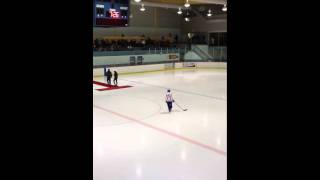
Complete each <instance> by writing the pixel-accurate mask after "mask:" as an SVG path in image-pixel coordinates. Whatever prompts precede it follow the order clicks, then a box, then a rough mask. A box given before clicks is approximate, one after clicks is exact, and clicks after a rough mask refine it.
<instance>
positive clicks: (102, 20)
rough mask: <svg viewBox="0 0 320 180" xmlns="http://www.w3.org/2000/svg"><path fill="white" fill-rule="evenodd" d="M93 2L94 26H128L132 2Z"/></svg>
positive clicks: (113, 0)
mask: <svg viewBox="0 0 320 180" xmlns="http://www.w3.org/2000/svg"><path fill="white" fill-rule="evenodd" d="M93 2H94V3H93V13H94V14H93V23H94V24H93V26H95V27H115V26H117V27H123V26H128V24H129V16H130V14H129V5H130V0H93Z"/></svg>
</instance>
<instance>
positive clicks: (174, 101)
mask: <svg viewBox="0 0 320 180" xmlns="http://www.w3.org/2000/svg"><path fill="white" fill-rule="evenodd" d="M174 103H176V105H177V106H178V107H179V108H180V109H182V110H183V111H186V110H188V109H183V108H182V107H181V106H179V104H177V102H176V101H174Z"/></svg>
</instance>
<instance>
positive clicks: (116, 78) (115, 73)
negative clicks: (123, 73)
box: [113, 71, 118, 86]
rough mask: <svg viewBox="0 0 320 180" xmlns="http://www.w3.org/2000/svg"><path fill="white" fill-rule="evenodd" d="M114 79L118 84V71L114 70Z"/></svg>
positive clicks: (115, 83)
mask: <svg viewBox="0 0 320 180" xmlns="http://www.w3.org/2000/svg"><path fill="white" fill-rule="evenodd" d="M113 74H114V79H113V84H114V85H116V86H118V72H117V71H114V73H113Z"/></svg>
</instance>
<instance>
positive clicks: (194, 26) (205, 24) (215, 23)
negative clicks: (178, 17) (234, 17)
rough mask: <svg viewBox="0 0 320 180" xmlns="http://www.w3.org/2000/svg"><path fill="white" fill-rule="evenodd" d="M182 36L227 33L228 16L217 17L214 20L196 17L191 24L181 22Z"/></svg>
mask: <svg viewBox="0 0 320 180" xmlns="http://www.w3.org/2000/svg"><path fill="white" fill-rule="evenodd" d="M181 27H182V28H181V29H182V32H181V34H182V35H183V36H186V34H187V33H188V32H205V33H208V32H227V16H226V15H220V16H216V17H215V18H213V19H212V20H207V19H205V18H204V17H199V16H198V17H194V18H192V19H191V22H185V21H183V20H182V22H181Z"/></svg>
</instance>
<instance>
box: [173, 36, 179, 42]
mask: <svg viewBox="0 0 320 180" xmlns="http://www.w3.org/2000/svg"><path fill="white" fill-rule="evenodd" d="M174 43H176V44H177V43H178V35H176V36H175V37H174Z"/></svg>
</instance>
